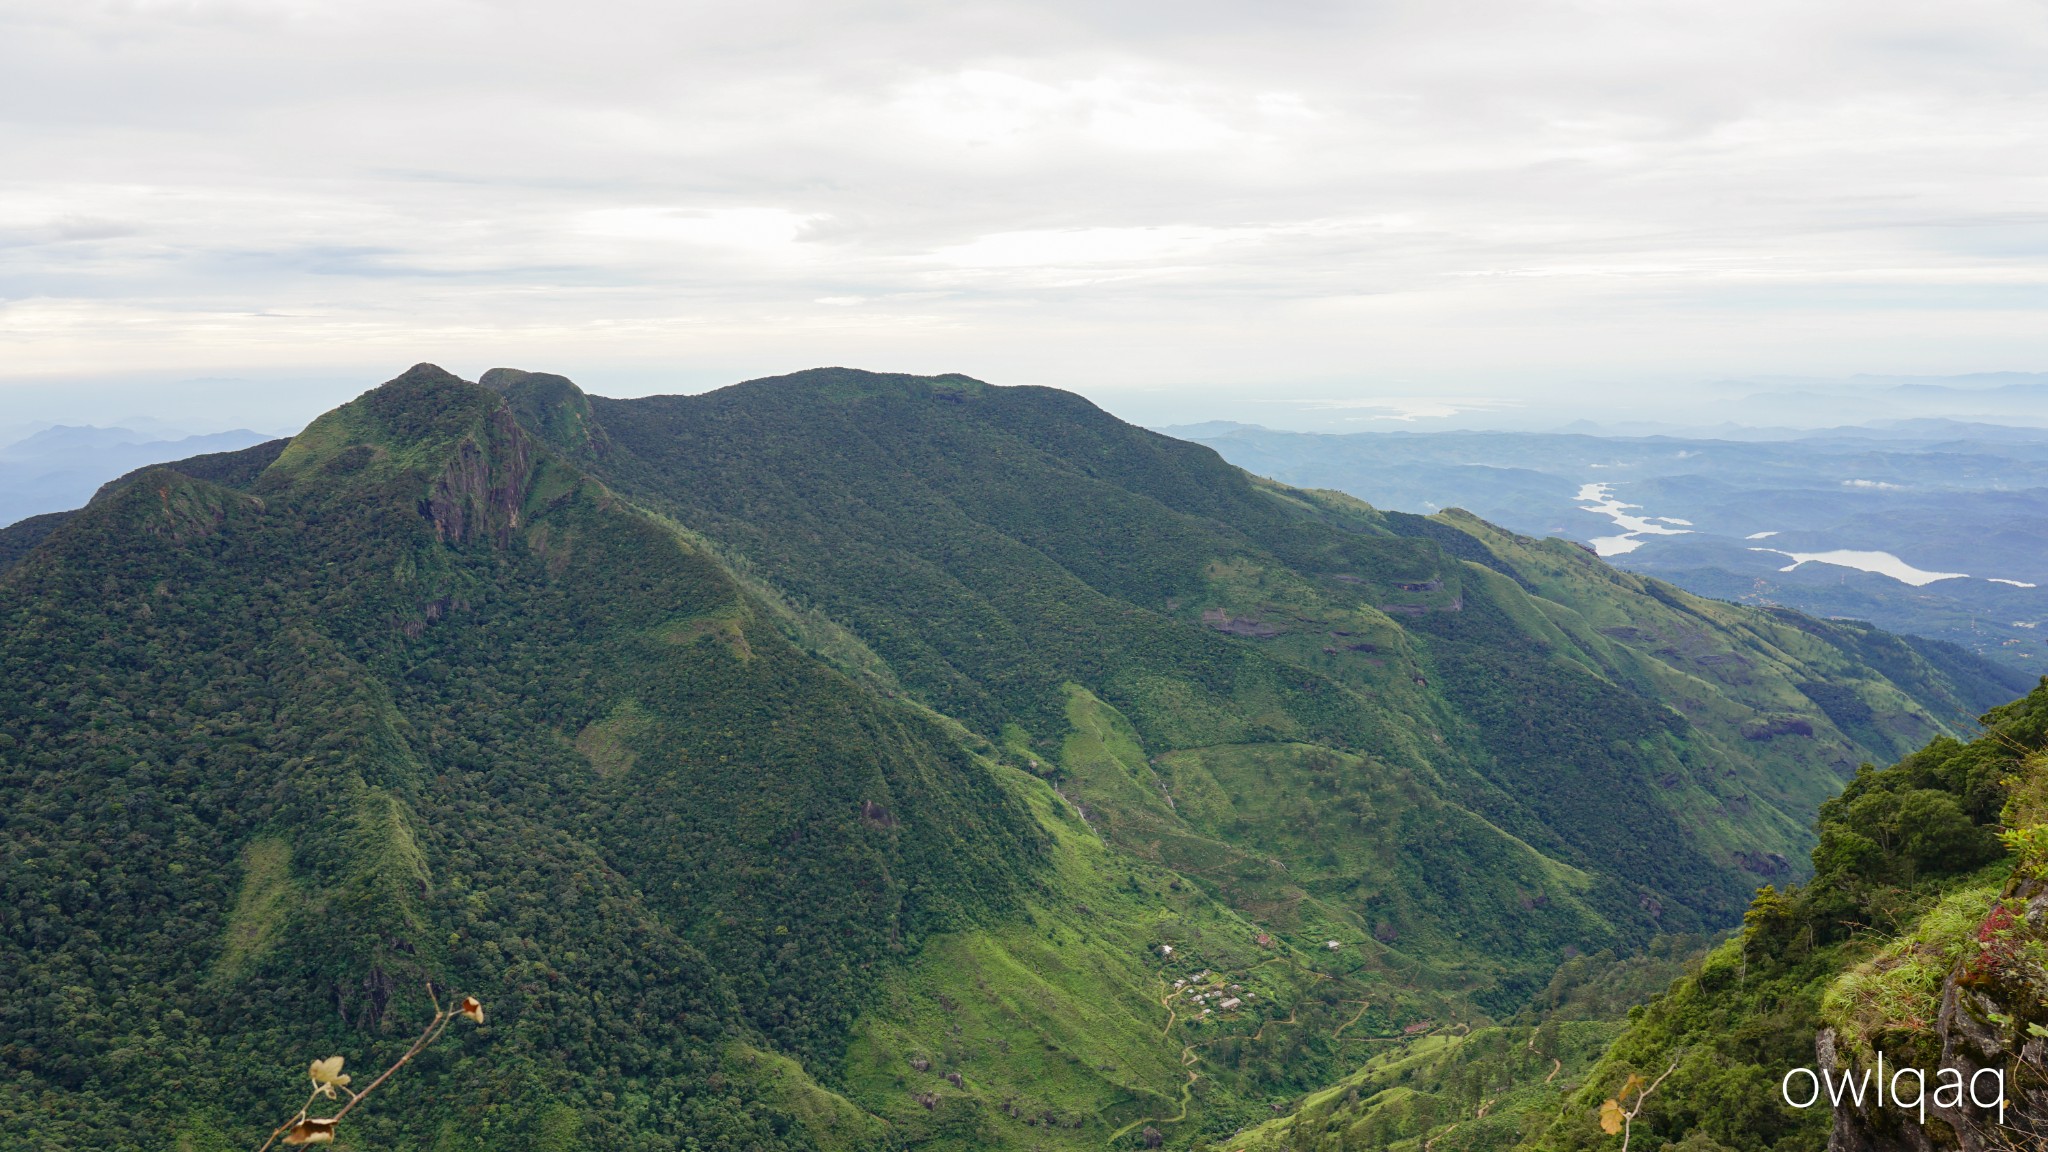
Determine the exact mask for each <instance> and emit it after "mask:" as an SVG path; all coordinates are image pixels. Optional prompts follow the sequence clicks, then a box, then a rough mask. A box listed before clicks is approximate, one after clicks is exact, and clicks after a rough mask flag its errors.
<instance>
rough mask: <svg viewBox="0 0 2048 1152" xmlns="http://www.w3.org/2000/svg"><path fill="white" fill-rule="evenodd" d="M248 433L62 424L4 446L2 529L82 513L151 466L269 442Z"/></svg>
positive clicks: (1, 464) (1, 463)
mask: <svg viewBox="0 0 2048 1152" xmlns="http://www.w3.org/2000/svg"><path fill="white" fill-rule="evenodd" d="M267 439H269V437H267V436H259V435H257V434H256V433H254V432H251V431H249V430H248V429H246V428H237V429H235V430H233V431H231V432H214V433H210V434H208V435H205V436H186V437H183V438H180V439H170V438H165V437H162V436H156V435H152V434H150V433H148V432H142V431H137V430H135V429H132V428H94V427H91V426H83V427H81V426H72V425H61V424H60V425H58V426H56V427H53V428H45V429H43V430H42V431H40V432H37V433H36V434H35V435H33V436H29V437H27V438H26V439H22V440H17V441H15V442H14V443H12V444H8V445H6V446H5V447H0V525H5V524H12V523H14V522H15V521H17V520H21V519H24V518H26V517H29V516H35V515H38V514H40V513H44V512H55V511H58V510H60V509H64V508H76V507H78V506H79V505H80V504H83V503H85V501H86V499H87V498H88V497H90V496H91V495H92V494H93V491H94V489H96V488H98V487H99V486H100V485H101V484H104V483H106V482H107V481H109V480H111V479H113V478H114V477H116V476H119V475H121V474H122V473H124V472H129V471H132V470H134V469H136V468H140V467H142V466H144V465H146V464H161V463H163V462H165V461H167V460H181V459H183V458H185V457H187V456H196V455H199V454H201V453H205V452H227V451H232V450H234V449H237V448H247V447H248V446H249V445H251V444H255V443H258V442H259V441H262V440H267Z"/></svg>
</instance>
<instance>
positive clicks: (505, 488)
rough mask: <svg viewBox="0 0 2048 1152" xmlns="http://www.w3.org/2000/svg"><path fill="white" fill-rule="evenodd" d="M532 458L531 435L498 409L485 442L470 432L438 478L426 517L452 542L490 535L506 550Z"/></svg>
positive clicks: (515, 527) (436, 533)
mask: <svg viewBox="0 0 2048 1152" xmlns="http://www.w3.org/2000/svg"><path fill="white" fill-rule="evenodd" d="M532 474H533V462H532V459H531V454H530V453H529V452H528V450H527V443H526V436H525V434H524V433H522V432H521V431H520V430H519V424H518V422H517V421H516V420H514V419H513V418H512V414H511V413H510V412H508V411H506V410H504V409H502V408H501V409H499V410H497V411H495V412H493V413H491V414H490V417H489V419H488V422H487V423H486V424H485V430H484V438H483V443H481V444H480V443H478V442H477V439H476V438H475V437H470V436H465V437H463V438H462V440H461V442H460V443H458V444H457V445H456V447H455V458H454V459H452V460H450V461H449V462H448V466H447V468H446V469H444V470H443V471H442V472H441V475H440V476H439V477H438V478H436V479H435V481H434V486H433V490H432V492H431V493H430V494H429V495H428V497H427V507H426V515H427V518H428V519H429V520H432V521H433V523H434V537H435V539H437V540H444V541H449V542H452V543H468V542H470V541H472V540H478V539H486V540H489V541H490V542H491V543H492V544H493V545H495V546H496V547H499V548H503V547H504V546H505V545H506V544H507V543H509V542H510V541H511V539H512V533H513V532H515V531H517V530H518V528H519V526H520V525H519V511H520V509H521V508H522V507H523V506H524V505H525V503H526V488H527V482H528V481H529V480H530V479H531V478H532Z"/></svg>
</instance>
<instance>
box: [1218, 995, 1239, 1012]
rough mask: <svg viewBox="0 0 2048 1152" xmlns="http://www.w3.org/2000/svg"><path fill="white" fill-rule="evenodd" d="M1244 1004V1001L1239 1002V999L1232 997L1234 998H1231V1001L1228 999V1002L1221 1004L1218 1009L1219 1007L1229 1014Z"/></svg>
mask: <svg viewBox="0 0 2048 1152" xmlns="http://www.w3.org/2000/svg"><path fill="white" fill-rule="evenodd" d="M1243 1003H1244V1001H1242V1000H1239V999H1238V998H1237V997H1235V996H1232V997H1231V998H1230V999H1228V1000H1225V1001H1224V1002H1223V1003H1221V1004H1218V1005H1217V1007H1218V1008H1221V1009H1223V1010H1224V1011H1225V1012H1228V1011H1230V1010H1231V1009H1232V1008H1236V1007H1238V1006H1240V1005H1242V1004H1243Z"/></svg>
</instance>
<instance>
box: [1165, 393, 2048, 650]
mask: <svg viewBox="0 0 2048 1152" xmlns="http://www.w3.org/2000/svg"><path fill="white" fill-rule="evenodd" d="M1162 431H1165V432H1167V433H1168V434H1170V435H1175V436H1179V437H1182V438H1185V439H1191V440H1196V441H1199V442H1201V443H1204V444H1208V445H1209V446H1211V447H1213V448H1215V449H1216V450H1217V451H1218V452H1221V453H1222V454H1223V456H1224V457H1225V458H1226V459H1228V460H1229V461H1231V462H1232V463H1234V464H1237V465H1239V466H1241V467H1244V468H1246V469H1249V470H1250V471H1252V472H1255V473H1259V474H1262V475H1266V476H1271V477H1273V478H1275V479H1278V480H1282V481H1285V482H1286V483H1289V484H1294V485H1299V486H1303V487H1310V488H1333V489H1337V490H1339V491H1343V492H1347V493H1349V494H1351V495H1354V496H1357V497H1359V498H1361V499H1363V500H1366V501H1368V502H1369V503H1371V504H1373V505H1374V506H1376V507H1380V508H1388V509H1395V510H1401V511H1415V512H1422V513H1430V512H1435V511H1437V510H1439V509H1442V508H1451V507H1461V508H1465V509H1468V510H1470V511H1472V512H1474V513H1477V514H1478V515H1479V516H1481V517H1483V518H1485V519H1487V520H1490V521H1493V522H1494V523H1497V524H1501V525H1504V526H1506V527H1509V528H1512V529H1514V530H1516V531H1518V532H1522V533H1526V534H1528V535H1532V536H1563V537H1567V538H1569V539H1572V540H1576V541H1579V542H1580V543H1583V544H1586V545H1588V546H1590V547H1593V548H1594V549H1596V550H1597V551H1598V552H1599V553H1600V554H1601V555H1602V556H1605V557H1606V558H1607V559H1608V560H1610V561H1611V562H1612V563H1614V564H1615V565H1616V566H1618V567H1623V568H1628V569H1631V570H1634V571H1638V572H1645V573H1653V574H1655V575H1657V576H1660V577H1662V578H1664V579H1667V580H1670V581H1672V582H1673V583H1676V584H1678V585H1680V586H1681V587H1684V588H1686V589H1688V590H1690V591H1693V592H1698V593H1702V594H1704V595H1708V596H1714V597H1719V598H1723V599H1729V600H1739V601H1746V602H1750V603H1759V604H1780V605H1785V606H1788V607H1793V608H1797V609H1799V610H1801V611H1804V612H1809V613H1812V614H1815V615H1820V616H1833V617H1854V618H1857V619H1862V620H1868V621H1871V622H1873V623H1875V624H1878V625H1879V626H1881V627H1883V628H1886V629H1889V630H1892V631H1897V632H1909V633H1913V634H1916V635H1921V636H1931V637H1936V638H1939V639H1944V640H1950V641H1953V642H1955V643H1958V644H1961V645H1963V646H1965V647H1967V648H1969V649H1971V650H1972V651H1975V652H1978V653H1980V654H1982V655H1984V656H1987V657H1991V658H1993V659H1997V660H1999V661H2001V662H2006V663H2010V664H2012V665H2016V666H2018V667H2021V668H2025V669H2027V670H2031V671H2048V646H2044V644H2043V641H2042V637H2041V625H2042V622H2043V621H2044V620H2048V590H2044V588H2043V587H2042V586H2043V585H2048V430H2041V429H2032V428H2011V427H1999V426H1993V425H1985V424H1969V423H1962V422H1958V421H1951V420H1937V419H1920V420H1906V421H1900V422H1898V423H1896V424H1894V425H1892V426H1889V427H1880V428H1873V427H1862V428H1839V429H1831V430H1827V431H1820V432H1811V433H1806V434H1803V435H1800V436H1797V437H1796V438H1790V439H1777V440H1769V441H1762V442H1759V441H1738V440H1732V439H1704V438H1702V439H1687V438H1678V437H1669V436H1644V437H1613V436H1591V435H1574V434H1568V433H1525V432H1436V433H1399V432H1396V433H1351V434H1341V435H1324V434H1314V433H1298V432H1279V431H1273V430H1270V429H1266V428H1260V427H1256V426H1252V425H1243V424H1224V423H1220V422H1219V423H1210V424H1203V425H1192V426H1186V427H1179V428H1166V429H1162Z"/></svg>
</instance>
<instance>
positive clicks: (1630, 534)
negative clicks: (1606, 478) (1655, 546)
mask: <svg viewBox="0 0 2048 1152" xmlns="http://www.w3.org/2000/svg"><path fill="white" fill-rule="evenodd" d="M1612 487H1613V486H1612V485H1608V484H1584V485H1581V486H1580V487H1579V494H1578V496H1577V499H1578V500H1579V501H1581V503H1580V504H1579V507H1580V509H1582V510H1583V511H1587V512H1593V513H1596V514H1598V515H1601V516H1605V517H1607V518H1608V519H1610V520H1612V521H1614V526H1615V527H1616V528H1619V529H1621V530H1622V531H1621V534H1620V535H1618V536H1596V537H1594V538H1593V541H1592V544H1593V551H1594V552H1595V553H1597V554H1599V555H1601V556H1622V555H1626V554H1628V553H1630V552H1633V551H1635V550H1636V549H1638V548H1640V547H1642V546H1643V541H1642V538H1643V537H1645V536H1683V535H1685V534H1686V533H1687V532H1690V531H1691V530H1692V521H1690V520H1679V519H1677V518H1675V517H1671V516H1637V515H1633V514H1632V513H1631V511H1630V510H1631V509H1638V510H1639V509H1641V508H1642V505H1641V504H1627V503H1623V502H1622V501H1621V500H1620V499H1619V498H1617V497H1616V496H1615V495H1614V493H1613V491H1612ZM1674 525H1678V527H1674Z"/></svg>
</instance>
